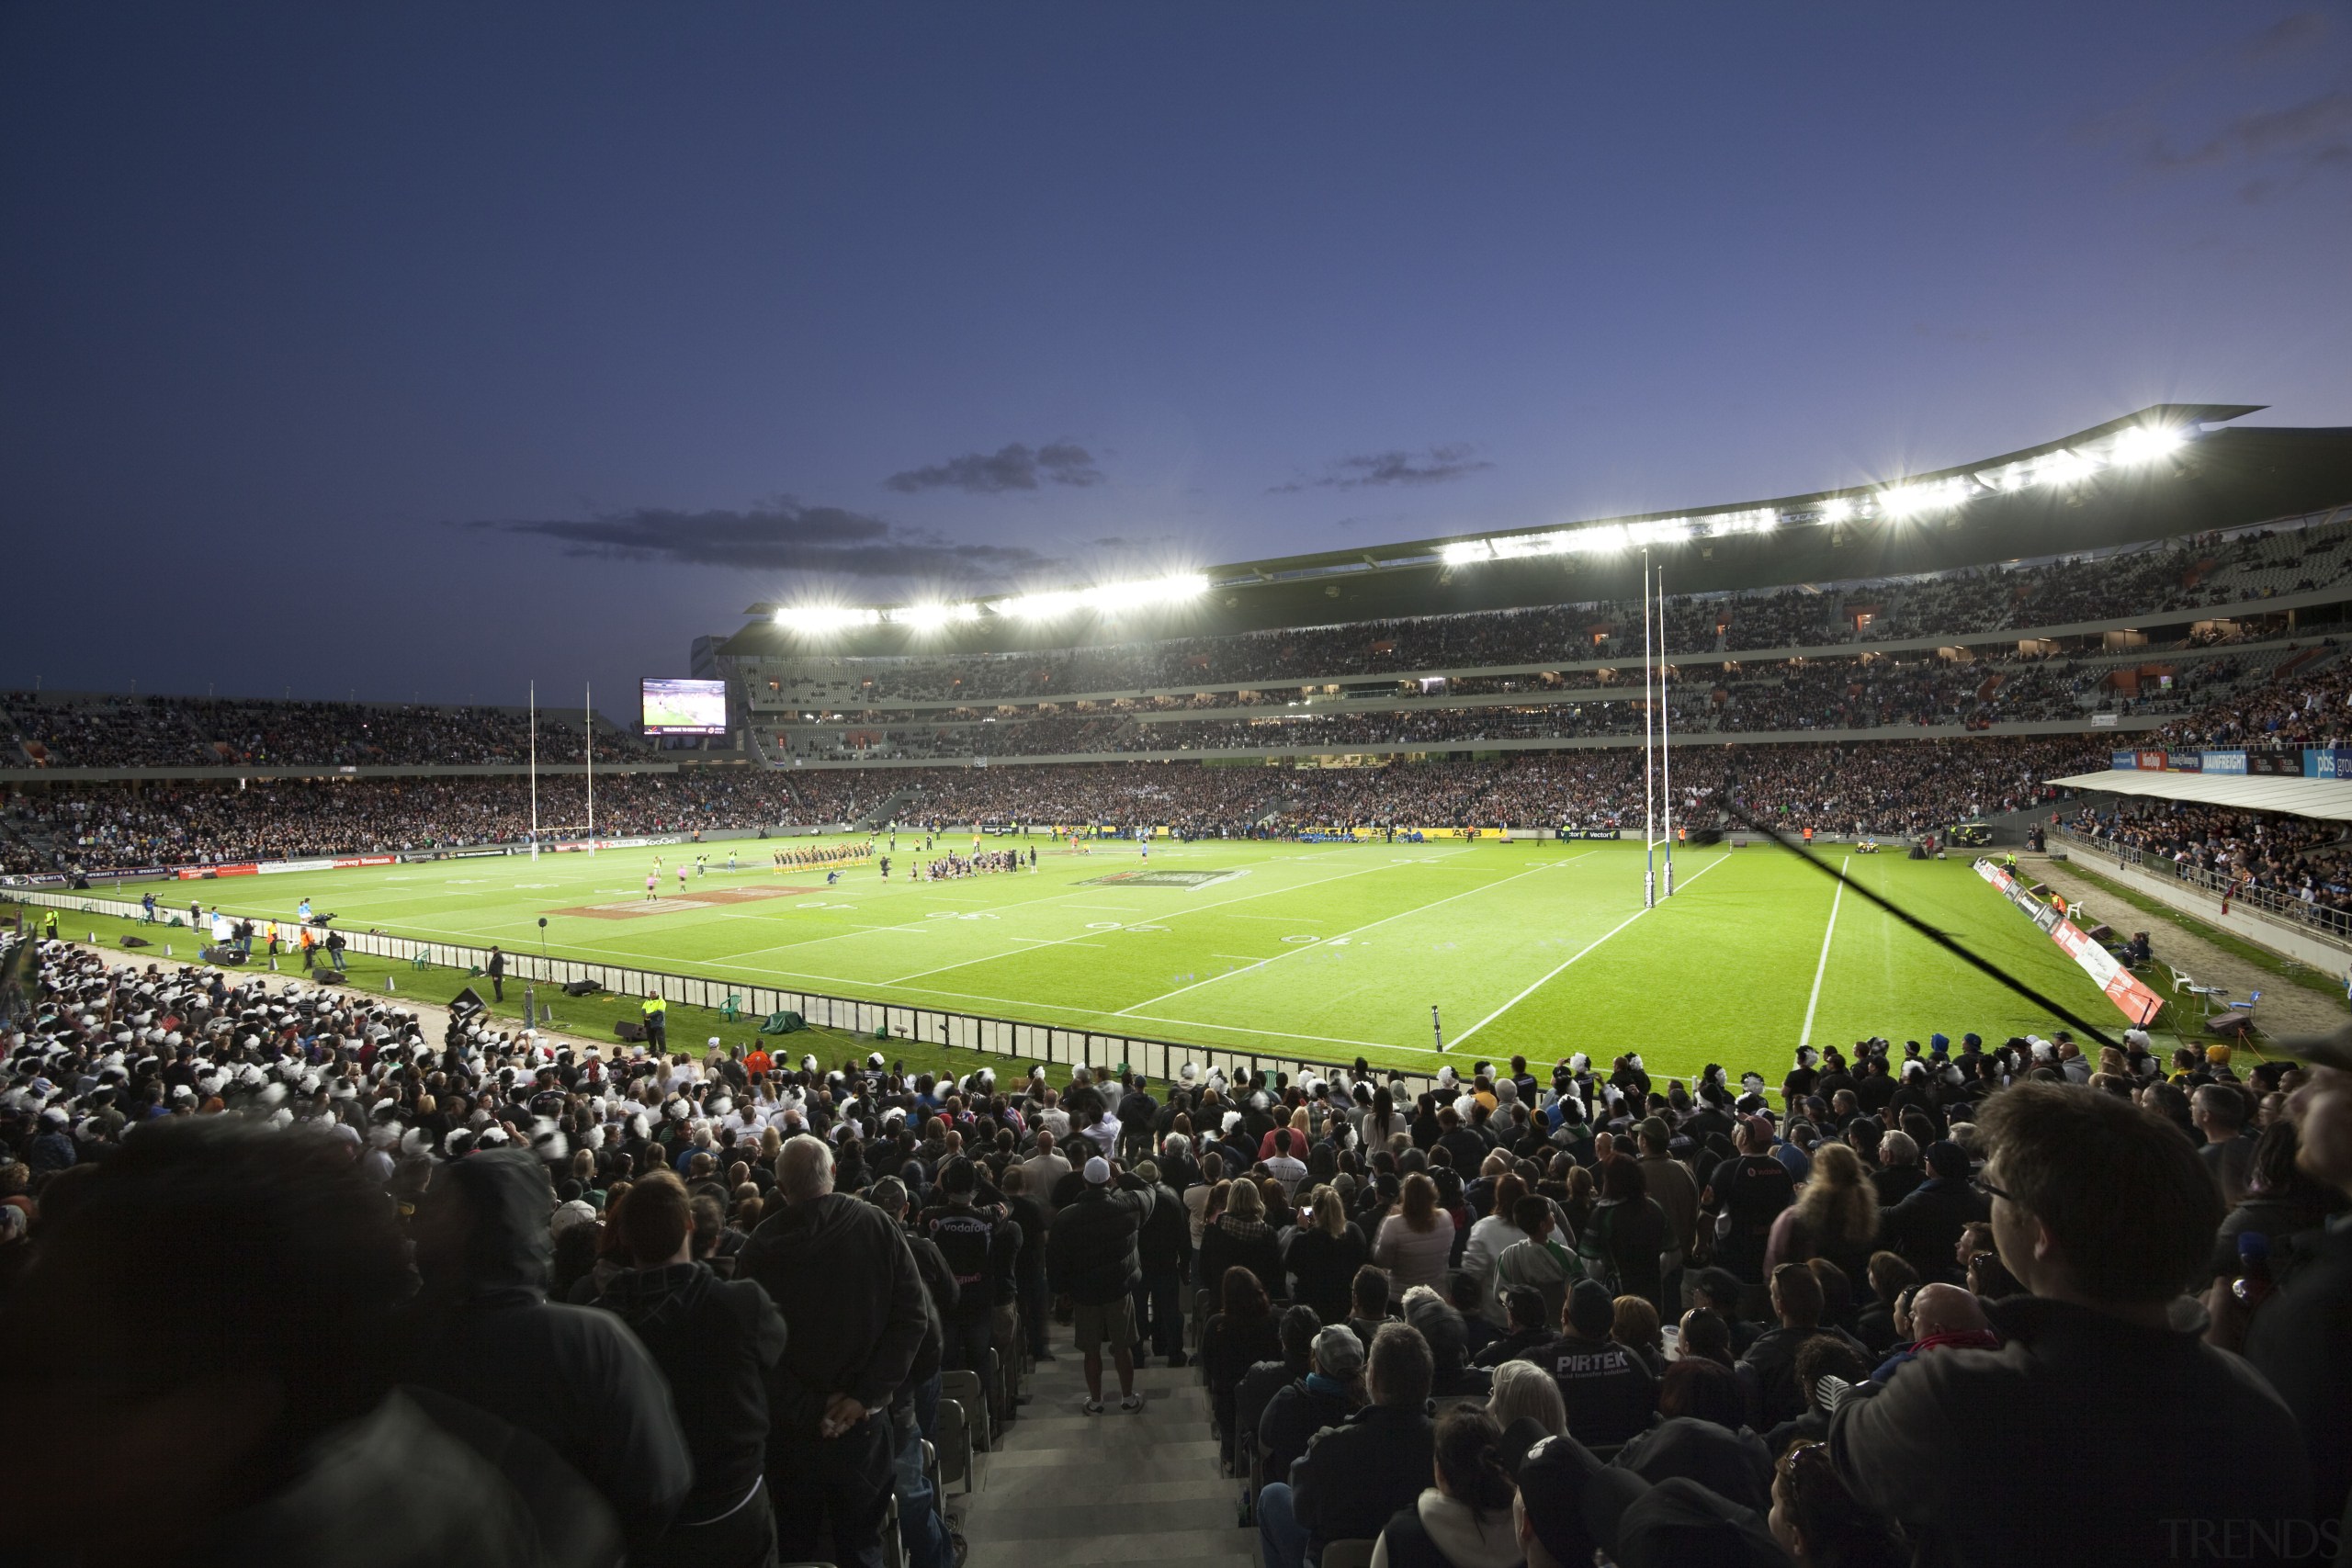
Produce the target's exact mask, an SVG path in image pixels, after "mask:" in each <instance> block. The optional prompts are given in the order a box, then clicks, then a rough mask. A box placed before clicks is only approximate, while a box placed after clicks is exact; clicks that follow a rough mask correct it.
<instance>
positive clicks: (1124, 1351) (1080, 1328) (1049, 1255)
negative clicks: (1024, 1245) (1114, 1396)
mask: <svg viewBox="0 0 2352 1568" xmlns="http://www.w3.org/2000/svg"><path fill="white" fill-rule="evenodd" d="M1082 1174H1083V1179H1084V1180H1085V1184H1086V1185H1085V1188H1084V1190H1082V1191H1080V1192H1079V1193H1078V1194H1077V1195H1076V1196H1075V1197H1073V1199H1072V1200H1071V1201H1069V1203H1068V1204H1067V1205H1065V1206H1063V1207H1061V1208H1060V1209H1058V1210H1057V1212H1056V1213H1055V1215H1054V1223H1053V1227H1052V1228H1051V1229H1050V1230H1049V1231H1047V1232H1046V1273H1047V1276H1048V1278H1049V1279H1050V1280H1051V1281H1052V1284H1053V1287H1054V1288H1055V1289H1056V1290H1057V1291H1059V1292H1062V1293H1064V1294H1066V1295H1068V1296H1069V1298H1070V1300H1071V1302H1072V1303H1073V1304H1074V1305H1075V1306H1076V1308H1077V1314H1076V1323H1077V1335H1078V1348H1079V1354H1080V1356H1081V1357H1083V1358H1084V1360H1085V1364H1086V1403H1085V1404H1084V1406H1083V1408H1084V1410H1085V1412H1086V1414H1087V1415H1089V1416H1099V1415H1101V1414H1102V1413H1103V1346H1104V1345H1105V1344H1108V1345H1109V1346H1110V1347H1111V1359H1112V1361H1113V1363H1114V1365H1116V1367H1117V1368H1118V1371H1119V1408H1120V1409H1121V1410H1124V1411H1125V1412H1127V1413H1128V1414H1129V1415H1133V1414H1134V1413H1135V1412H1136V1411H1138V1410H1141V1409H1142V1408H1143V1399H1142V1397H1141V1396H1140V1395H1139V1394H1137V1393H1136V1361H1135V1339H1136V1332H1135V1309H1134V1304H1133V1302H1132V1300H1131V1298H1132V1297H1133V1295H1134V1294H1135V1288H1136V1285H1137V1284H1138V1283H1139V1282H1141V1280H1142V1279H1143V1263H1142V1259H1141V1258H1140V1257H1139V1255H1138V1253H1137V1249H1136V1237H1137V1236H1138V1235H1140V1234H1141V1232H1142V1230H1143V1227H1144V1224H1145V1223H1146V1222H1147V1221H1148V1220H1149V1219H1150V1218H1151V1211H1152V1208H1153V1206H1154V1204H1155V1202H1156V1201H1157V1200H1156V1198H1155V1195H1154V1193H1153V1191H1152V1189H1151V1187H1150V1186H1149V1185H1148V1184H1147V1183H1146V1182H1145V1181H1144V1180H1143V1179H1141V1178H1139V1177H1137V1176H1136V1175H1135V1174H1134V1173H1133V1172H1131V1171H1130V1172H1124V1173H1122V1174H1121V1175H1120V1176H1119V1177H1118V1185H1117V1187H1115V1188H1114V1187H1113V1185H1112V1174H1111V1165H1110V1162H1109V1161H1107V1160H1105V1159H1104V1158H1103V1156H1101V1155H1095V1156H1092V1157H1091V1158H1090V1159H1088V1160H1087V1162H1086V1164H1085V1166H1084V1168H1083V1171H1082Z"/></svg>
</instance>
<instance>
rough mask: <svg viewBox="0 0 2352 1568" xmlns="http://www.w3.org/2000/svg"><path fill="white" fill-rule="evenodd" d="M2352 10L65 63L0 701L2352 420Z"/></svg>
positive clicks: (488, 38)
mask: <svg viewBox="0 0 2352 1568" xmlns="http://www.w3.org/2000/svg"><path fill="white" fill-rule="evenodd" d="M2347 258H2352V10H2347V9H2346V8H2345V7H2344V6H2329V7H2326V8H2324V9H2312V8H2296V7H2289V6H2268V5H2263V4H2258V3H2253V0H2242V3H2233V4H2229V5H2214V4H2211V3H2208V0H2198V3H2195V4H2165V3H2155V4H2151V3H2145V0H2134V3H2127V4H2113V5H2093V4H2080V3H2070V4H2067V5H2064V6H2051V5H2047V4H2040V5H2020V6H1996V5H1987V4H1983V3H1977V4H1972V5H1968V6H1945V7H1940V8H1937V9H1936V10H1935V11H1933V12H1931V11H1930V10H1929V8H1927V7H1916V6H1884V5H1871V6H1847V7H1834V6H1804V7H1796V6H1726V5H1722V4H1706V5H1699V6H1687V7H1682V6H1663V5H1661V6H1611V7H1604V6H1577V5H1566V4H1540V5H1537V4H1484V3H1470V4H1460V5H1435V4H1430V5H1416V6H1400V5H1389V4H1363V3H1362V0H1348V3H1345V4H1329V5H1325V4H1312V3H1306V0H1284V3H1283V4H1280V5H1266V4H1262V3H1256V0H1252V3H1249V4H1231V5H1223V4H1210V3H1201V0H1181V3H1180V0H1166V3H1160V4H1095V3H1091V0H1090V3H1087V4H1071V5H1063V6H1033V5H1016V4H972V5H952V6H951V5H941V4H931V5H923V6H890V5H881V4H854V5H852V4H843V5H831V6H826V5H800V4H793V5H780V4H770V3H761V4H756V5H743V6H718V5H702V4H687V5H678V6H644V5H637V6H625V7H604V6H592V5H580V4H564V5H560V6H556V5H550V6H537V7H534V6H482V5H473V4H469V5H462V6H454V5H453V6H432V5H424V4H402V5H400V6H345V5H327V6H321V5H317V4H302V5H288V6H238V5H223V4H205V5H198V6H191V5H187V4H184V3H183V4H172V5H155V6H137V5H109V4H91V5H57V4H41V5H33V4H24V3H17V4H8V5H5V6H0V540H5V546H6V565H5V567H0V581H5V582H6V584H7V586H8V590H9V591H8V592H7V593H6V602H5V603H6V610H5V617H4V618H0V686H25V685H30V684H32V683H33V682H35V681H36V680H39V681H40V682H41V683H43V684H44V685H46V686H49V687H56V688H77V689H86V688H111V689H122V688H125V687H128V686H130V685H131V684H132V683H133V682H136V684H137V687H138V689H139V690H141V691H142V692H145V691H157V690H163V691H180V692H197V693H201V692H203V691H205V690H207V689H208V687H210V688H212V689H215V690H218V691H219V692H220V693H222V694H277V693H279V692H281V691H287V690H291V691H292V692H293V693H294V694H298V695H336V696H340V695H344V694H346V693H351V692H356V694H358V695H360V696H363V697H377V698H407V697H409V696H411V695H412V694H415V695H420V696H422V697H424V698H425V699H427V700H455V701H463V700H467V699H469V698H475V699H479V700H482V701H519V700H520V699H521V697H522V694H523V690H524V682H525V681H526V679H528V678H533V677H536V678H537V681H538V682H539V686H540V690H541V692H542V693H543V694H555V695H557V696H559V697H560V699H561V700H565V701H571V700H573V699H574V698H575V697H576V694H577V693H578V691H579V689H580V686H581V683H582V682H583V681H587V680H592V679H593V680H594V682H596V685H597V689H598V694H599V701H600V705H604V706H605V707H606V708H607V710H608V711H613V712H616V713H617V712H620V711H623V710H625V709H626V708H627V707H628V705H629V702H630V701H631V699H632V690H631V689H632V688H633V682H634V681H635V679H636V677H638V676H639V675H640V674H683V673H684V672H685V660H686V649H687V645H688V643H689V641H690V640H691V638H692V637H694V636H695V635H696V634H697V633H705V632H727V631H731V630H733V629H734V628H735V627H737V626H740V625H741V614H740V612H741V610H742V609H743V607H744V606H745V605H746V604H750V603H752V601H754V600H757V599H764V598H785V599H789V598H793V597H795V596H800V595H810V594H817V593H829V594H834V595H844V596H848V597H851V598H854V599H863V600H874V599H878V600H882V601H887V600H888V599H890V598H894V597H898V596H900V595H903V594H905V593H908V592H918V593H929V592H973V591H982V590H989V589H997V588H1001V587H1004V586H1008V585H1014V584H1023V585H1035V586H1056V585H1062V584H1066V583H1069V582H1070V581H1083V580H1085V579H1086V578H1087V577H1089V576H1092V575H1101V574H1114V573H1116V574H1126V573H1133V572H1136V571H1146V570H1148V571H1158V570H1166V569H1169V568H1173V567H1177V566H1191V565H1203V564H1209V563H1214V562H1216V561H1220V560H1233V559H1241V558H1251V557H1256V556H1262V555H1270V554H1276V553H1283V552H1288V551H1295V550H1313V549H1329V548H1338V547H1344V546H1346V545H1347V544H1349V543H1351V541H1363V542H1372V541H1375V540H1379V539H1384V538H1396V537H1408V536H1426V535H1430V534H1433V533H1441V532H1446V531H1451V530H1454V529H1472V528H1494V527H1503V526H1510V525H1541V524H1549V523H1556V522H1560V521H1565V520H1568V519H1572V518H1577V517H1584V516H1593V515H1601V514H1606V513H1612V512H1617V511H1623V510H1631V509H1644V508H1654V507H1682V506H1695V505H1702V504H1705V503H1709V502H1730V501H1738V500H1744V499H1747V498H1750V497H1758V496H1764V495H1770V494H1775V493H1783V492H1788V491H1802V490H1811V489H1815V488H1818V487H1823V486H1827V485H1834V484H1843V483H1849V482H1854V481H1857V480H1860V479H1867V478H1871V477H1887V476H1892V475H1894V474H1897V473H1900V472H1903V471H1905V469H1906V468H1928V467H1933V466H1937V465H1939V464H1943V463H1947V462H1954V461H1961V460H1965V459H1969V458H1973V457H1984V456H1989V455H1991V454H1993V453H1996V452H1998V451H2002V450H2006V449H2007V448H2010V447H2013V446H2024V445H2028V444H2030V443H2032V442H2035V441H2039V440H2043V439H2046V438H2049V437H2052V436H2054V435H2057V434H2064V433H2065V432H2067V431H2071V430H2075V429H2077V428H2080V427H2082V426H2085V425H2088V424H2092V423H2098V422H2099V421H2102V420H2106V419H2109V418H2112V417H2114V416H2116V415H2118V414H2120V413H2123V412H2128V411H2130V410H2131V409H2134V408H2137V407H2139V406H2141V405H2143V404H2145V403H2149V402H2154V401H2159V400H2199V401H2202V400H2212V401H2244V402H2250V403H2266V404H2268V405H2270V409H2269V412H2266V413H2263V414H2260V415H2256V416H2255V422H2256V423H2282V424H2342V423H2352V385H2347V376H2346V366H2347V365H2352V310H2347V299H2352V290H2347V280H2348V279H2352V260H2347Z"/></svg>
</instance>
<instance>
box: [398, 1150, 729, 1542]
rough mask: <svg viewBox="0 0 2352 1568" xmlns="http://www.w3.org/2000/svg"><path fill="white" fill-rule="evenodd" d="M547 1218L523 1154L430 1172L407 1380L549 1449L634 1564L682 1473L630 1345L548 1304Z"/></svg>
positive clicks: (686, 1467) (671, 1435)
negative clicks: (614, 1525)
mask: <svg viewBox="0 0 2352 1568" xmlns="http://www.w3.org/2000/svg"><path fill="white" fill-rule="evenodd" d="M554 1209H555V1191H554V1189H553V1188H552V1187H550V1186H549V1185H548V1176H547V1169H546V1167H544V1166H543V1165H541V1164H540V1162H539V1158H538V1156H537V1155H536V1154H533V1153H532V1152H530V1151H529V1150H526V1149H487V1150H477V1151H476V1152H475V1153H473V1154H470V1155H469V1156H466V1157H465V1158H464V1159H461V1160H458V1161H456V1162H455V1163H453V1164H449V1165H446V1166H443V1167H442V1168H440V1169H438V1170H437V1171H435V1173H434V1178H433V1184H432V1185H431V1186H430V1187H429V1188H427V1189H426V1190H425V1194H424V1201H423V1202H422V1203H421V1204H420V1205H419V1206H418V1209H417V1213H416V1221H415V1225H414V1228H413V1237H414V1241H415V1246H416V1270H417V1273H418V1275H419V1276H420V1278H421V1279H422V1280H423V1289H422V1291H421V1292H420V1293H419V1295H418V1298H417V1303H416V1310H415V1313H414V1318H413V1334H412V1338H411V1351H410V1359H409V1371H408V1376H409V1380H410V1381H411V1382H414V1383H416V1384H418V1385H420V1386H423V1387H425V1388H430V1389H435V1390H437V1391H439V1392H441V1393H446V1394H447V1395H448V1396H449V1397H451V1398H453V1399H458V1400H463V1401H464V1402H466V1403H467V1404H471V1405H474V1406H476V1407H477V1408H479V1409H481V1410H482V1411H484V1412H486V1413H487V1414H489V1415H491V1416H495V1417H497V1418H498V1419H499V1420H501V1421H503V1422H506V1423H507V1424H509V1425H511V1426H514V1427H519V1428H521V1429H522V1430H524V1431H526V1432H528V1433H530V1434H531V1435H532V1436H534V1437H536V1438H538V1439H539V1440H540V1441H541V1442H544V1443H545V1444H547V1445H548V1447H549V1448H551V1449H553V1450H555V1451H556V1452H557V1453H558V1454H559V1455H560V1456H561V1457H562V1458H563V1460H564V1461H566V1462H567V1463H569V1464H570V1465H571V1467H572V1468H573V1469H574V1470H576V1471H578V1472H580V1474H581V1476H582V1479H584V1480H585V1481H586V1482H587V1483H588V1484H589V1485H591V1486H592V1487H594V1488H595V1490H596V1491H597V1493H598V1494H599V1495H602V1496H603V1497H604V1498H605V1501H606V1502H607V1503H609V1504H610V1505H611V1506H612V1508H613V1512H614V1513H615V1514H616V1516H617V1517H619V1520H620V1524H621V1529H622V1531H623V1533H624V1534H625V1535H626V1537H627V1538H628V1543H629V1549H630V1552H631V1555H633V1556H634V1555H638V1554H640V1553H642V1552H644V1551H646V1550H647V1549H649V1548H650V1547H651V1546H653V1545H654V1543H656V1542H657V1541H659V1540H661V1539H662V1536H663V1534H664V1532H665V1531H666V1530H667V1529H669V1526H670V1524H671V1521H672V1518H673V1516H674V1515H675V1514H676V1512H677V1510H678V1506H679V1505H680V1504H681V1503H682V1502H683V1501H684V1499H685V1497H686V1495H687V1492H688V1489H689V1488H690V1486H691V1485H692V1483H693V1480H694V1469H693V1464H692V1461H691V1460H690V1458H689V1456H688V1453H687V1450H686V1442H685V1437H684V1433H683V1432H681V1431H680V1430H679V1427H678V1418H677V1416H676V1413H675V1410H674V1408H673V1405H672V1404H671V1400H670V1391H669V1387H668V1385H667V1384H666V1383H665V1382H664V1381H663V1379H662V1373H661V1371H660V1369H658V1368H657V1367H656V1366H655V1365H654V1363H653V1360H652V1359H651V1358H650V1356H648V1355H647V1354H646V1351H645V1348H644V1346H643V1345H642V1344H641V1343H640V1342H639V1339H638V1338H637V1337H636V1336H634V1335H633V1334H631V1333H630V1332H629V1331H628V1329H627V1328H625V1327H623V1326H622V1325H621V1322H620V1320H619V1319H618V1318H616V1317H615V1316H613V1315H612V1314H609V1313H603V1312H597V1311H595V1310H594V1309H592V1308H589V1307H583V1306H572V1305H569V1304H560V1303H550V1302H549V1301H548V1299H547V1284H548V1260H549V1258H550V1256H551V1254H552V1252H553V1250H554V1241H553V1238H552V1236H551V1235H550V1234H549V1229H548V1221H549V1218H550V1216H551V1214H552V1213H553V1211H554Z"/></svg>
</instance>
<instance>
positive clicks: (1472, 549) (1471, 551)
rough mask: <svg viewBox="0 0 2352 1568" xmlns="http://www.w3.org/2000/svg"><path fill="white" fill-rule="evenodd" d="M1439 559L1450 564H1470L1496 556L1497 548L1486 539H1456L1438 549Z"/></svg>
mask: <svg viewBox="0 0 2352 1568" xmlns="http://www.w3.org/2000/svg"><path fill="white" fill-rule="evenodd" d="M1437 554H1438V559H1440V560H1442V561H1443V562H1444V563H1445V564H1446V565H1448V566H1469V565H1471V564H1473V563H1474V562H1476V561H1482V560H1492V559H1494V558H1495V548H1494V547H1493V546H1492V545H1489V544H1488V543H1487V541H1486V540H1484V539H1456V540H1455V541H1454V542H1453V544H1450V545H1448V546H1446V547H1445V548H1443V549H1442V550H1440V551H1438V553H1437Z"/></svg>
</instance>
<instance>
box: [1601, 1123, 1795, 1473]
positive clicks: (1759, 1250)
mask: <svg viewBox="0 0 2352 1568" xmlns="http://www.w3.org/2000/svg"><path fill="white" fill-rule="evenodd" d="M1737 1144H1738V1147H1739V1154H1738V1156H1737V1157H1736V1158H1733V1159H1727V1160H1724V1162H1722V1163H1721V1164H1720V1165H1718V1166H1716V1167H1715V1168H1714V1171H1713V1174H1712V1175H1710V1176H1709V1177H1708V1178H1707V1186H1706V1190H1704V1191H1702V1192H1701V1193H1700V1195H1699V1201H1700V1206H1701V1210H1702V1213H1703V1214H1705V1215H1709V1216H1713V1217H1715V1218H1716V1220H1717V1221H1718V1223H1717V1224H1716V1226H1715V1266H1716V1267H1717V1268H1719V1269H1729V1270H1730V1271H1731V1272H1732V1273H1734V1274H1736V1275H1737V1276H1738V1277H1739V1281H1740V1283H1741V1284H1743V1285H1748V1286H1756V1287H1760V1286H1761V1285H1762V1284H1763V1282H1764V1250H1765V1247H1766V1246H1767V1244H1768V1243H1769V1242H1770V1238H1771V1235H1772V1222H1773V1221H1774V1220H1777V1219H1779V1218H1780V1217H1781V1210H1783V1209H1785V1208H1787V1207H1788V1206H1789V1205H1790V1204H1791V1203H1793V1202H1795V1201H1796V1183H1795V1182H1793V1181H1792V1180H1791V1179H1790V1177H1789V1172H1788V1168H1787V1167H1786V1166H1783V1165H1782V1164H1781V1162H1780V1161H1779V1160H1777V1159H1775V1158H1773V1157H1772V1128H1771V1125H1770V1123H1769V1122H1766V1121H1765V1120H1764V1119H1763V1118H1762V1117H1760V1116H1743V1117H1742V1118H1740V1122H1739V1133H1738V1137H1737ZM1585 1440H1586V1441H1588V1442H1590V1441H1594V1440H1595V1439H1592V1438H1586V1439H1585ZM1599 1440H1601V1441H1608V1440H1611V1439H1606V1438H1603V1439H1599Z"/></svg>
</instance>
